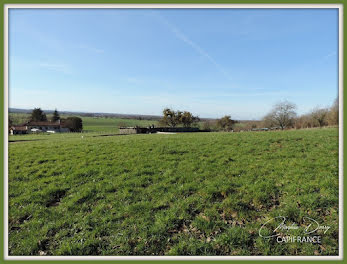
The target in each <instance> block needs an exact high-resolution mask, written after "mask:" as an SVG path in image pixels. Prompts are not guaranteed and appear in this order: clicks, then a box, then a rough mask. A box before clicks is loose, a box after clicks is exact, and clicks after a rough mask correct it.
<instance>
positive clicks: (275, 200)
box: [9, 120, 339, 255]
mask: <svg viewBox="0 0 347 264" xmlns="http://www.w3.org/2000/svg"><path fill="white" fill-rule="evenodd" d="M108 122H109V120H105V124H104V126H103V127H107V128H109V129H110V130H111V129H112V130H113V129H114V128H115V127H116V126H114V123H112V124H110V125H108ZM95 126H96V127H97V126H98V124H96V125H95V124H93V122H92V120H90V122H89V123H88V122H86V123H85V128H86V129H87V130H93V131H98V128H95ZM10 140H11V141H12V142H10V143H9V254H10V255H337V254H338V185H339V183H338V130H337V129H336V128H329V129H312V130H297V131H295V130H293V131H273V132H244V133H183V134H174V135H158V134H150V135H128V136H98V135H97V134H94V133H89V134H88V133H85V136H84V137H83V138H82V137H81V134H54V135H27V136H26V135H24V136H11V137H10ZM277 216H285V217H287V219H288V224H289V223H291V222H295V223H298V224H299V225H304V223H303V222H304V217H310V218H312V219H315V220H316V221H317V222H319V223H320V224H322V225H323V224H324V225H328V226H330V229H329V230H328V231H327V232H326V233H325V234H323V232H322V231H317V234H318V235H321V237H322V242H321V244H312V243H277V242H276V240H275V239H272V238H270V239H269V238H263V237H260V236H259V232H258V231H259V228H260V227H261V226H262V224H264V223H265V222H266V221H267V220H268V219H271V218H273V217H277ZM294 232H296V231H294Z"/></svg>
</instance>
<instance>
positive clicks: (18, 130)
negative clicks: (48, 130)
mask: <svg viewBox="0 0 347 264" xmlns="http://www.w3.org/2000/svg"><path fill="white" fill-rule="evenodd" d="M9 132H10V134H11V135H21V134H28V127H27V126H11V127H10V129H9Z"/></svg>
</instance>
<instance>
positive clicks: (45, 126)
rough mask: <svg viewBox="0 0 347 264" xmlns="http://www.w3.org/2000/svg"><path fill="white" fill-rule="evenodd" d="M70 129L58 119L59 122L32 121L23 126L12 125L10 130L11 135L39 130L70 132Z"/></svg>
mask: <svg viewBox="0 0 347 264" xmlns="http://www.w3.org/2000/svg"><path fill="white" fill-rule="evenodd" d="M69 131H70V129H69V128H67V127H65V126H64V123H63V122H61V121H60V120H58V122H49V121H30V122H28V123H26V124H23V125H21V126H11V127H10V129H9V132H10V134H11V135H18V134H28V133H37V132H48V133H57V132H69Z"/></svg>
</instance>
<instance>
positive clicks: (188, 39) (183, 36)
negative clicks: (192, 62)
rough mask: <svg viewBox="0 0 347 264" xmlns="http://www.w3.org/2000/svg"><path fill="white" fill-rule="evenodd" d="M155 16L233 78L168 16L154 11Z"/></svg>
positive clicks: (225, 74)
mask: <svg viewBox="0 0 347 264" xmlns="http://www.w3.org/2000/svg"><path fill="white" fill-rule="evenodd" d="M152 14H153V15H154V16H155V17H157V18H158V19H159V20H160V21H161V22H162V23H164V24H165V25H166V26H167V27H168V28H169V29H170V30H171V31H172V33H174V34H175V36H176V37H177V38H178V39H180V40H182V41H183V42H184V43H186V44H187V45H189V46H190V47H191V48H193V49H194V50H195V51H196V52H197V53H199V54H200V55H201V56H203V57H205V58H206V59H207V60H209V61H210V63H211V64H213V65H214V66H215V67H216V68H217V69H218V71H220V72H221V73H222V74H223V75H224V76H225V77H227V78H228V79H229V80H231V79H232V78H231V76H230V74H229V73H228V72H227V71H226V70H225V69H224V68H223V67H222V66H221V65H220V64H219V63H217V61H216V60H215V59H214V58H213V57H212V56H211V55H210V54H208V52H207V51H205V50H204V49H203V48H201V47H200V46H199V45H198V44H197V43H195V42H194V41H192V40H191V39H190V38H189V37H188V36H187V35H185V34H184V33H183V32H182V31H181V30H180V29H178V28H177V27H176V26H175V25H174V24H172V23H170V22H169V21H168V20H167V19H166V18H164V17H163V16H162V15H160V14H159V13H158V12H153V13H152Z"/></svg>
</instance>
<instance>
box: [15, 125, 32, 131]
mask: <svg viewBox="0 0 347 264" xmlns="http://www.w3.org/2000/svg"><path fill="white" fill-rule="evenodd" d="M11 129H13V130H17V131H26V130H28V129H27V127H26V126H11Z"/></svg>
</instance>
